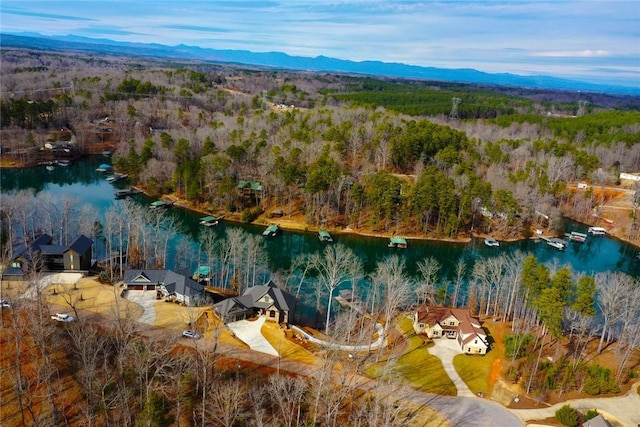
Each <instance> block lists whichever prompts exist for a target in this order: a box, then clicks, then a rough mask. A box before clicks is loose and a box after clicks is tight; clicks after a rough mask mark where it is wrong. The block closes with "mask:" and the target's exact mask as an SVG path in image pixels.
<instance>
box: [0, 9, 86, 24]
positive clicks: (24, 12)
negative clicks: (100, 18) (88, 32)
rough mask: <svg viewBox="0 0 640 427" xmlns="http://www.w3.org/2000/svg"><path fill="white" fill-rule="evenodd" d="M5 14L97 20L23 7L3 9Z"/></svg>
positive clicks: (55, 18)
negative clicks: (34, 10) (30, 9)
mask: <svg viewBox="0 0 640 427" xmlns="http://www.w3.org/2000/svg"><path fill="white" fill-rule="evenodd" d="M2 13H3V14H5V13H6V14H8V15H20V16H33V17H36V18H44V19H52V20H63V21H97V19H93V18H85V17H82V16H73V15H60V14H57V13H47V12H32V11H29V10H22V9H5V8H3V9H2Z"/></svg>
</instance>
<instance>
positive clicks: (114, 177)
mask: <svg viewBox="0 0 640 427" xmlns="http://www.w3.org/2000/svg"><path fill="white" fill-rule="evenodd" d="M128 176H129V175H126V174H122V173H115V174H113V175H109V176H108V177H107V181H108V182H116V181H120V180H121V179H125V178H127V177H128Z"/></svg>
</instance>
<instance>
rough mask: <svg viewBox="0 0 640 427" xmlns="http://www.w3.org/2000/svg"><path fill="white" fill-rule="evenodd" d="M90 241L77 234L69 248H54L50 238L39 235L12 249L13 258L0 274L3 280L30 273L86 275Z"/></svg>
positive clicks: (66, 246) (91, 262)
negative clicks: (82, 273) (75, 273)
mask: <svg viewBox="0 0 640 427" xmlns="http://www.w3.org/2000/svg"><path fill="white" fill-rule="evenodd" d="M92 248H93V240H91V239H90V238H88V237H86V236H84V235H81V236H79V237H78V238H77V239H76V240H74V241H73V243H71V244H70V245H54V244H53V237H51V236H50V235H48V234H46V233H45V234H42V235H40V236H39V237H38V238H36V239H34V240H33V241H32V242H30V243H28V244H26V245H24V244H22V245H18V246H17V247H15V248H14V249H13V258H12V260H11V263H10V265H9V267H8V268H7V269H5V270H4V271H3V272H2V276H3V280H22V278H23V276H24V274H25V273H26V272H27V271H29V270H30V269H33V270H34V271H47V272H52V271H58V272H61V271H66V272H86V271H88V270H89V269H90V268H91V266H92V265H93V262H94V261H93V260H92V258H91V257H92Z"/></svg>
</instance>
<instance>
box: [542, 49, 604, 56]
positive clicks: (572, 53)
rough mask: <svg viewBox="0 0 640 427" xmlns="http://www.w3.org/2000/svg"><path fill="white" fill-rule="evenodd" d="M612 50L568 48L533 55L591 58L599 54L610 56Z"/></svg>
mask: <svg viewBox="0 0 640 427" xmlns="http://www.w3.org/2000/svg"><path fill="white" fill-rule="evenodd" d="M609 55H610V52H607V51H606V50H578V51H568V50H557V51H547V52H537V53H534V54H533V56H547V57H552V58H562V57H564V58H591V57H597V56H609Z"/></svg>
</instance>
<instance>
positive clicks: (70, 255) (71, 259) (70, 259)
mask: <svg viewBox="0 0 640 427" xmlns="http://www.w3.org/2000/svg"><path fill="white" fill-rule="evenodd" d="M69 261H73V252H71V253H70V254H69Z"/></svg>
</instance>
